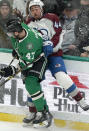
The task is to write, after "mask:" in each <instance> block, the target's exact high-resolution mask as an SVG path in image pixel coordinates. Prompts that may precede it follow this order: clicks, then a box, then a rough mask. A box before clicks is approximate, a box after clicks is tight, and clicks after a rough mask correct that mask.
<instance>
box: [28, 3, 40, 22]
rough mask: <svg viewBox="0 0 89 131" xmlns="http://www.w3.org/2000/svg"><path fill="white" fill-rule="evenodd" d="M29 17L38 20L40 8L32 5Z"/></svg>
mask: <svg viewBox="0 0 89 131" xmlns="http://www.w3.org/2000/svg"><path fill="white" fill-rule="evenodd" d="M30 11H31V15H32V17H33V18H35V19H36V20H37V19H40V18H41V17H42V9H41V8H40V6H37V5H34V6H32V7H31V10H30Z"/></svg>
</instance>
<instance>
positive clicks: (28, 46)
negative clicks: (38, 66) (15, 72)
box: [11, 23, 43, 68]
mask: <svg viewBox="0 0 89 131" xmlns="http://www.w3.org/2000/svg"><path fill="white" fill-rule="evenodd" d="M22 27H23V28H24V29H25V31H26V33H27V34H26V36H25V38H23V39H21V40H19V41H18V40H17V39H15V38H14V37H11V41H12V45H13V48H14V49H15V50H16V52H17V53H18V56H19V58H20V60H21V62H20V65H21V67H22V68H23V67H24V66H26V64H27V63H29V62H31V63H32V62H33V61H34V60H35V59H36V58H37V57H39V55H40V54H41V53H42V47H43V39H42V36H41V34H40V33H39V32H37V31H36V30H34V29H31V28H29V27H28V26H27V25H26V24H24V23H22Z"/></svg>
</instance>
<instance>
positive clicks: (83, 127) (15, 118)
mask: <svg viewBox="0 0 89 131" xmlns="http://www.w3.org/2000/svg"><path fill="white" fill-rule="evenodd" d="M24 117H25V115H14V114H7V113H0V121H8V122H22V120H23V118H24ZM54 123H55V125H56V126H57V127H61V128H65V127H67V128H69V129H73V130H74V129H75V130H78V131H89V124H88V123H83V122H73V121H68V120H57V119H55V120H54Z"/></svg>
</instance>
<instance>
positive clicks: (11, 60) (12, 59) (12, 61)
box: [0, 57, 15, 80]
mask: <svg viewBox="0 0 89 131" xmlns="http://www.w3.org/2000/svg"><path fill="white" fill-rule="evenodd" d="M14 59H15V57H14V58H13V59H12V60H11V62H10V63H9V65H8V66H10V65H11V64H12V63H13V61H14ZM2 77H3V76H1V78H0V80H1V79H2Z"/></svg>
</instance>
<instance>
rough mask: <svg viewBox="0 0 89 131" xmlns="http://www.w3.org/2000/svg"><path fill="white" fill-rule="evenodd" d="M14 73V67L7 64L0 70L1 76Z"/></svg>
mask: <svg viewBox="0 0 89 131" xmlns="http://www.w3.org/2000/svg"><path fill="white" fill-rule="evenodd" d="M15 73H16V68H15V67H14V66H8V67H5V68H2V69H1V70H0V75H1V76H3V77H8V76H11V75H14V74H15Z"/></svg>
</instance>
